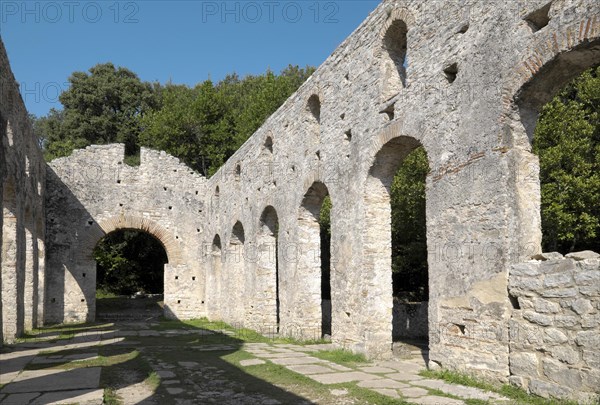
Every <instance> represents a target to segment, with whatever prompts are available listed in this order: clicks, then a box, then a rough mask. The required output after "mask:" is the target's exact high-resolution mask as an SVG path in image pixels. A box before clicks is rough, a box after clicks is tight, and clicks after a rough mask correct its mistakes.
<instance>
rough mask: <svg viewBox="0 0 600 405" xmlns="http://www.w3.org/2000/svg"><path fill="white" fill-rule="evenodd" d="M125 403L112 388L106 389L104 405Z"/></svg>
mask: <svg viewBox="0 0 600 405" xmlns="http://www.w3.org/2000/svg"><path fill="white" fill-rule="evenodd" d="M122 403H123V401H122V400H121V398H120V397H119V396H118V395H117V393H116V392H115V390H113V389H112V388H104V400H103V401H102V405H121V404H122Z"/></svg>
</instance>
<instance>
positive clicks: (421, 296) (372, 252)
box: [365, 136, 429, 355]
mask: <svg viewBox="0 0 600 405" xmlns="http://www.w3.org/2000/svg"><path fill="white" fill-rule="evenodd" d="M428 172H429V163H428V160H427V154H426V152H425V150H424V148H423V147H422V146H421V144H420V143H419V141H417V140H416V139H414V138H410V137H405V136H401V137H396V138H393V139H392V140H390V141H388V142H387V143H386V144H385V145H384V146H383V147H382V148H381V149H380V150H379V152H378V153H377V155H376V157H375V161H374V163H373V165H372V167H371V170H370V172H369V177H368V180H367V188H366V195H365V201H366V209H367V217H366V218H367V225H366V229H367V234H366V244H367V251H368V252H369V253H368V255H369V256H370V257H369V258H368V261H369V263H372V266H374V271H375V272H376V276H375V277H377V278H378V279H380V280H385V281H382V282H388V280H389V282H391V283H390V284H391V289H390V288H389V287H387V286H386V285H379V286H375V287H376V288H377V291H378V292H381V294H380V295H379V296H380V297H381V303H380V305H382V306H384V307H387V308H390V307H391V315H392V316H391V319H390V320H391V325H390V329H391V333H390V336H389V339H390V342H392V348H393V350H394V352H395V353H397V354H402V355H403V354H406V353H407V352H408V353H410V352H412V351H414V350H415V346H416V347H418V348H419V349H421V350H422V351H423V352H422V353H423V354H425V353H424V351H425V350H427V346H428V342H427V340H428V297H429V289H428V263H427V236H426V233H427V232H426V212H425V211H426V210H425V191H426V190H425V180H426V177H427V174H428ZM380 290H381V291H380ZM386 296H387V298H386ZM373 304H374V305H377V303H373Z"/></svg>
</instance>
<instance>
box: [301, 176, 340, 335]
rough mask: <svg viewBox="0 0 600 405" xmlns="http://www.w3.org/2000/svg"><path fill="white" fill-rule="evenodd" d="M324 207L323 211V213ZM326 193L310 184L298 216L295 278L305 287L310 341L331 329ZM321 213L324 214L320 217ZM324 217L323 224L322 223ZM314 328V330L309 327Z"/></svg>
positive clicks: (322, 187) (304, 298)
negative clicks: (297, 259) (325, 224)
mask: <svg viewBox="0 0 600 405" xmlns="http://www.w3.org/2000/svg"><path fill="white" fill-rule="evenodd" d="M323 208H326V210H325V211H326V212H323ZM330 209H331V202H330V200H329V190H328V189H327V187H326V186H325V184H323V183H322V182H320V181H316V182H315V183H313V184H312V185H311V186H310V187H309V189H308V190H307V192H306V193H305V195H304V198H303V200H302V204H301V206H300V210H299V213H298V228H299V240H300V241H301V246H300V257H299V262H298V277H299V278H300V279H301V280H302V285H303V287H304V294H303V295H304V297H303V298H302V299H303V300H306V302H305V305H306V306H305V316H304V319H306V321H307V323H308V325H310V324H311V323H312V324H313V325H314V331H315V336H314V337H313V338H321V337H328V336H329V337H330V336H331V334H332V332H333V331H332V330H331V275H330V267H331V266H330V256H331V255H330V249H331V247H330V242H329V241H330V237H329V236H328V231H327V230H325V229H323V226H322V224H323V222H325V223H327V224H328V223H329V214H328V213H329V210H330ZM322 214H324V215H322ZM322 218H325V219H326V221H321V219H322ZM310 329H313V328H310Z"/></svg>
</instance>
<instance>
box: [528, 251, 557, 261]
mask: <svg viewBox="0 0 600 405" xmlns="http://www.w3.org/2000/svg"><path fill="white" fill-rule="evenodd" d="M531 258H532V259H533V260H539V261H542V262H545V261H547V260H562V259H564V256H563V255H562V254H560V253H558V252H548V253H539V254H537V255H534V256H532V257H531Z"/></svg>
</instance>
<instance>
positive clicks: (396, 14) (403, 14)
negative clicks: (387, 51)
mask: <svg viewBox="0 0 600 405" xmlns="http://www.w3.org/2000/svg"><path fill="white" fill-rule="evenodd" d="M398 20H401V21H404V23H405V24H406V25H407V26H411V25H414V24H415V16H414V15H413V13H411V12H410V10H409V9H407V8H404V7H396V8H393V9H390V10H388V18H387V19H386V20H385V23H383V26H382V27H381V29H380V30H379V37H380V39H383V38H384V37H385V34H386V33H387V31H388V29H389V28H390V27H391V26H392V24H393V23H394V22H395V21H398ZM379 51H381V49H380V48H379Z"/></svg>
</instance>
